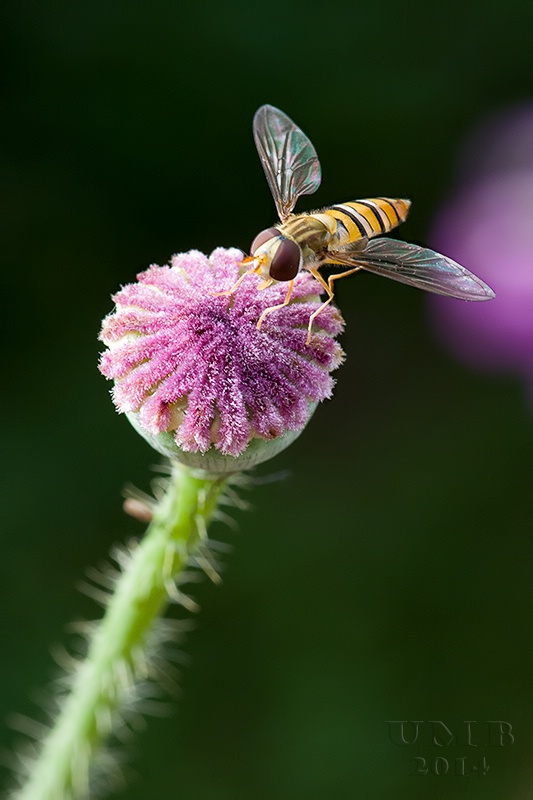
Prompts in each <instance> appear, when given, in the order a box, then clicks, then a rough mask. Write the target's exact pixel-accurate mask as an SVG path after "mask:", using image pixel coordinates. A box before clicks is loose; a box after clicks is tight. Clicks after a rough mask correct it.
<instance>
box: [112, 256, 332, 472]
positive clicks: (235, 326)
mask: <svg viewBox="0 0 533 800" xmlns="http://www.w3.org/2000/svg"><path fill="white" fill-rule="evenodd" d="M242 258H243V255H242V253H241V252H240V251H239V250H225V249H223V248H218V249H217V250H215V251H214V252H213V253H212V254H211V256H210V257H209V258H208V257H207V256H206V255H204V254H203V253H200V252H198V251H196V250H192V251H190V252H189V253H182V254H179V255H176V256H174V257H173V258H172V261H171V265H170V266H163V267H159V266H151V267H150V268H149V269H148V270H146V271H145V272H141V273H140V274H139V275H138V276H137V279H138V282H137V283H133V284H129V285H127V286H124V287H123V288H122V289H121V290H120V291H119V292H118V293H117V294H116V295H115V297H114V298H113V299H114V300H115V303H116V309H115V311H114V312H113V313H111V314H110V315H109V316H108V317H106V319H105V320H104V322H103V325H102V332H101V335H100V338H101V339H102V341H103V342H104V343H105V344H106V345H107V346H108V350H106V352H104V353H103V354H102V357H101V362H100V370H101V372H102V373H103V374H104V375H105V376H106V377H107V378H112V379H114V380H115V388H114V390H113V399H114V402H115V405H116V407H117V409H118V410H119V411H120V412H126V413H128V412H130V413H131V412H133V413H135V414H136V419H137V423H138V425H139V426H140V428H141V429H142V431H144V432H146V433H147V434H148V435H149V437H157V435H158V434H168V433H169V432H171V433H172V435H173V437H174V441H175V444H176V445H177V446H178V448H180V449H181V450H183V451H185V452H192V453H196V452H200V453H205V452H206V451H207V450H209V449H210V448H214V449H215V450H216V451H218V452H219V453H221V454H223V455H226V456H239V455H240V454H241V453H242V452H243V451H244V450H245V449H246V448H247V446H248V445H249V444H250V442H251V441H252V439H256V438H259V439H263V440H271V439H276V438H277V437H281V436H282V435H283V434H285V433H286V432H287V431H299V430H300V429H302V428H303V427H304V426H305V424H306V423H307V421H308V420H309V417H310V415H311V413H312V411H313V409H314V404H316V403H317V402H318V401H320V400H324V399H325V398H326V397H329V396H330V394H331V391H332V388H333V379H332V378H331V376H330V374H329V373H330V371H331V370H333V369H335V368H336V367H337V366H338V365H339V364H340V363H341V361H342V357H343V353H342V350H341V348H340V345H339V344H338V343H337V342H336V341H335V338H334V337H335V336H336V335H337V334H339V333H340V331H341V330H342V327H343V322H342V318H341V316H340V314H339V312H338V310H337V309H336V308H334V307H332V306H328V307H327V308H326V309H324V311H323V312H322V313H321V314H320V315H319V316H318V318H317V320H316V326H315V328H314V332H313V336H312V338H311V341H310V344H309V345H306V343H305V342H306V336H307V324H308V320H309V316H310V315H311V313H312V312H313V311H314V310H315V309H316V308H317V307H318V305H319V304H320V300H319V297H318V293H319V291H320V287H319V285H318V283H317V282H316V281H315V279H314V278H313V277H312V276H311V275H310V274H309V273H308V272H303V273H301V274H300V275H299V276H298V278H297V279H296V281H295V285H294V291H293V295H292V298H293V302H291V303H290V305H288V306H286V307H285V308H283V309H280V310H278V311H273V312H272V313H271V314H269V315H268V316H267V317H266V319H265V321H264V322H263V325H262V327H261V329H260V330H258V329H257V321H258V319H259V317H260V315H261V312H262V311H263V310H264V309H265V308H267V307H269V306H272V305H276V304H277V303H281V302H283V299H284V297H285V293H286V286H285V284H277V285H274V286H272V287H270V288H268V289H265V290H263V291H258V290H257V284H258V278H257V276H254V275H250V276H248V277H247V278H245V279H244V281H243V282H242V283H241V284H240V285H239V287H238V289H236V291H235V292H234V293H233V294H232V295H230V296H229V297H228V296H223V297H220V296H219V297H217V296H215V295H214V293H215V292H220V291H222V290H224V289H228V288H230V287H231V286H232V285H233V284H234V283H235V282H236V280H237V278H238V277H239V274H240V269H241V261H242ZM259 460H262V459H259Z"/></svg>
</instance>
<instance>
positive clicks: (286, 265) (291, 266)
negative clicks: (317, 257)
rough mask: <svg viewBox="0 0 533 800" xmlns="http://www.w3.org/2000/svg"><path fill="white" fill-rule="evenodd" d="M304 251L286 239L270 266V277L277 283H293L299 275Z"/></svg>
mask: <svg viewBox="0 0 533 800" xmlns="http://www.w3.org/2000/svg"><path fill="white" fill-rule="evenodd" d="M301 261H302V251H301V250H300V248H299V247H298V245H297V244H296V242H293V241H292V240H291V239H284V240H283V241H282V242H281V243H280V245H279V247H278V249H277V250H276V254H275V256H274V258H273V259H272V263H271V265H270V277H271V278H274V280H275V281H292V279H293V278H295V277H296V276H297V275H298V270H299V269H300V264H301Z"/></svg>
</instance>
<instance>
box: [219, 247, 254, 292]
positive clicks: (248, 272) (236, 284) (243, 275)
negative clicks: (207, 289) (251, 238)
mask: <svg viewBox="0 0 533 800" xmlns="http://www.w3.org/2000/svg"><path fill="white" fill-rule="evenodd" d="M256 260H257V259H255V258H253V257H252V256H248V257H247V258H244V259H243V260H242V261H241V264H249V263H250V261H252V262H255V261H256ZM260 269H261V264H260V263H259V264H256V265H255V266H253V267H250V269H247V270H246V272H243V274H242V275H241V277H240V278H239V280H238V281H236V282H235V283H234V284H233V286H232V287H231V289H226V290H225V291H224V292H213V293H212V296H213V297H229V295H231V294H233V292H234V291H235V290H236V289H238V287H239V286H240V285H241V283H242V282H243V280H244V279H245V278H246V277H247V276H248V275H251V274H252V273H254V272H255V273H256V274H258V273H259V271H260Z"/></svg>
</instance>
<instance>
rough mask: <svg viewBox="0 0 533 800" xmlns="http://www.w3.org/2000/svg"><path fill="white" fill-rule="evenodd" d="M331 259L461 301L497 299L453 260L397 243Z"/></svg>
mask: <svg viewBox="0 0 533 800" xmlns="http://www.w3.org/2000/svg"><path fill="white" fill-rule="evenodd" d="M331 255H332V258H331V262H332V263H337V264H343V265H346V266H352V267H360V268H361V269H366V270H368V271H369V272H375V273H376V274H377V275H383V276H384V277H385V278H392V280H394V281H400V282H401V283H407V284H409V285H410V286H416V287H417V288H418V289H424V290H425V291H426V292H433V293H434V294H443V295H446V296H448V297H458V298H460V299H462V300H492V298H493V297H494V296H495V295H494V292H493V291H492V289H491V288H490V286H487V284H486V283H484V281H482V280H481V278H478V277H477V275H474V274H473V273H472V272H469V271H468V270H467V269H465V267H462V266H461V265H460V264H458V263H457V262H456V261H453V260H452V259H451V258H448V257H447V256H443V255H441V254H440V253H436V252H435V251H434V250H429V249H428V248H427V247H418V245H415V244H408V243H407V242H399V241H397V240H396V239H372V240H371V241H369V242H368V244H367V245H366V247H365V248H364V249H363V250H362V249H358V250H353V251H350V250H342V251H338V252H336V253H332V254H331ZM329 260H330V259H329V258H327V259H326V261H329Z"/></svg>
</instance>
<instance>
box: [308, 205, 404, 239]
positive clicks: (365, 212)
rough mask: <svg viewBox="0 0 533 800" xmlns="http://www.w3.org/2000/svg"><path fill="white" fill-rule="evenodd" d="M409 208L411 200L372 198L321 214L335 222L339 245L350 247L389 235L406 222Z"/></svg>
mask: <svg viewBox="0 0 533 800" xmlns="http://www.w3.org/2000/svg"><path fill="white" fill-rule="evenodd" d="M410 205H411V203H410V201H409V200H401V199H393V198H391V197H371V198H369V199H366V200H353V201H351V202H348V203H340V204H339V205H336V206H330V207H329V208H325V209H324V211H323V212H322V213H324V214H327V215H328V216H329V217H333V219H335V220H336V223H337V232H336V238H337V241H338V242H339V243H340V244H349V243H350V242H355V241H357V239H363V238H366V239H370V238H371V237H372V236H379V235H380V234H382V233H388V232H389V231H390V230H392V229H393V228H395V227H396V226H397V225H399V224H400V223H401V222H403V221H404V220H405V218H406V217H407V214H408V212H409V206H410ZM339 222H340V223H341V225H340V226H339V224H338V223H339Z"/></svg>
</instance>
